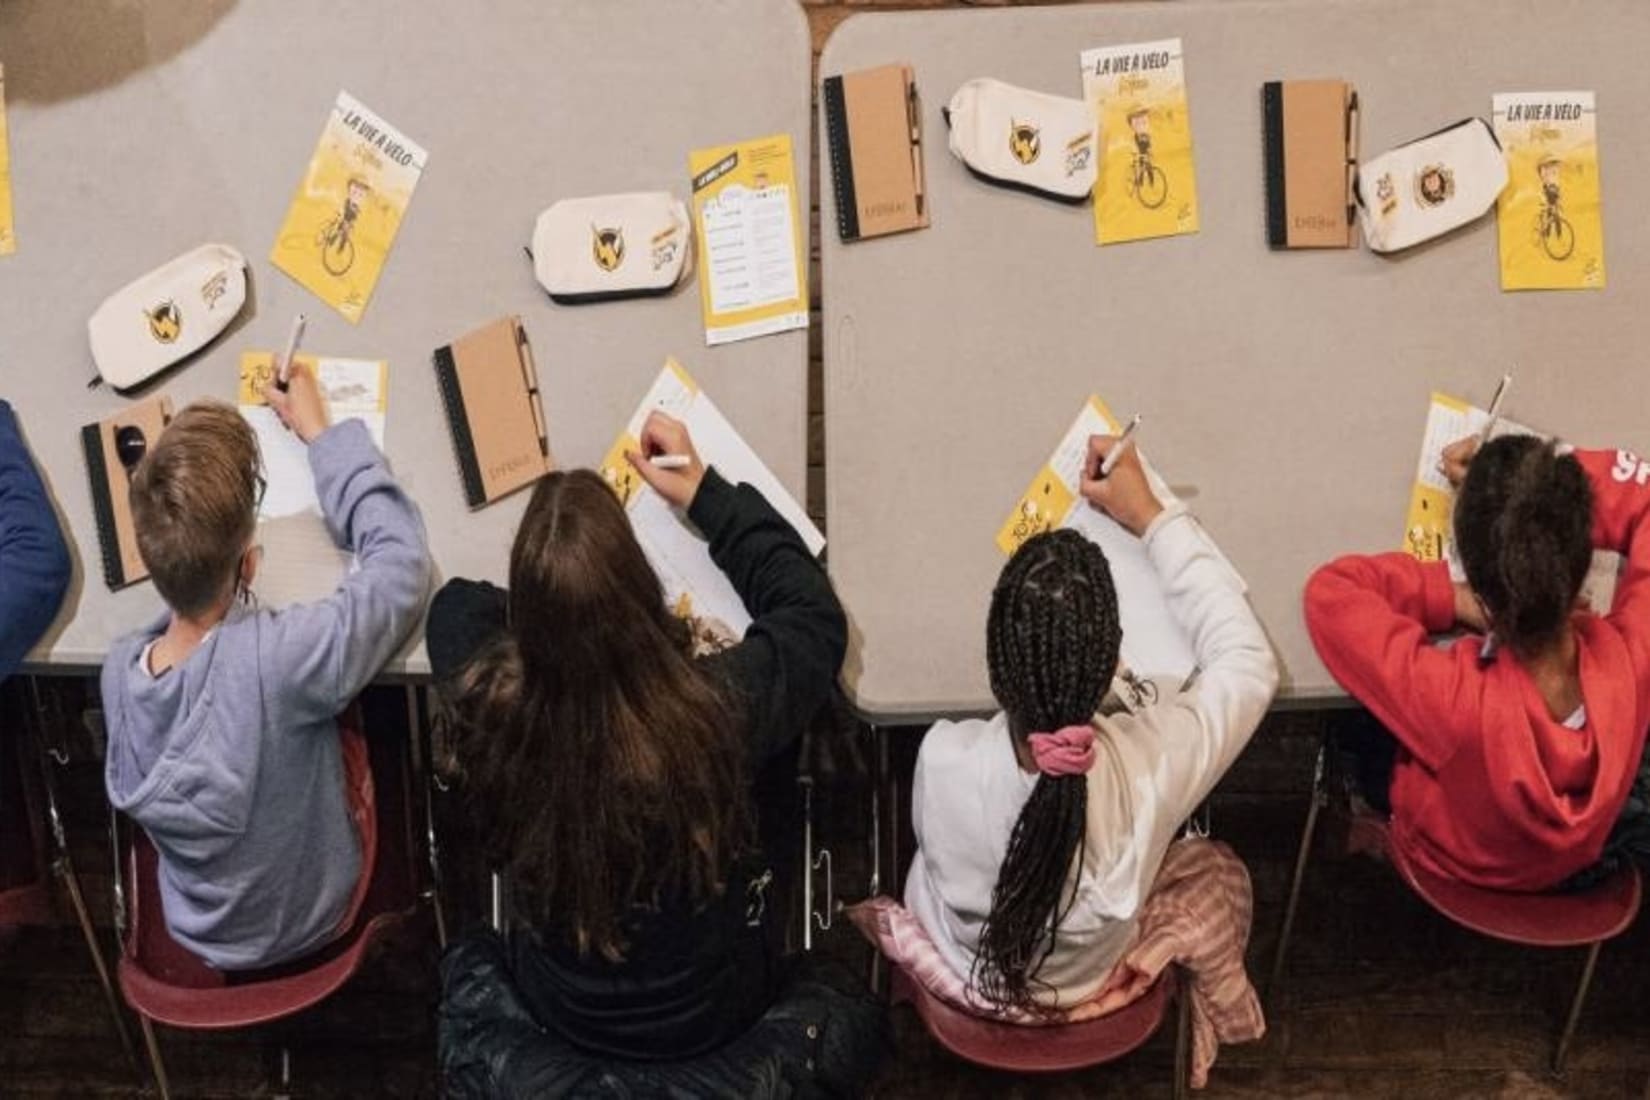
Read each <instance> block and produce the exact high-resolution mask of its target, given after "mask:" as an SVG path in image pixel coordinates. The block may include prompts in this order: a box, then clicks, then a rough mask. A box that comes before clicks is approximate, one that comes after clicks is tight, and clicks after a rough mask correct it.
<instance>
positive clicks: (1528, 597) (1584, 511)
mask: <svg viewBox="0 0 1650 1100" xmlns="http://www.w3.org/2000/svg"><path fill="white" fill-rule="evenodd" d="M1592 530H1593V491H1592V486H1591V485H1590V484H1588V481H1587V473H1586V471H1584V470H1583V469H1582V468H1581V463H1579V462H1577V461H1576V460H1575V456H1573V455H1568V454H1565V455H1561V454H1558V453H1557V452H1556V451H1555V450H1554V449H1553V446H1552V444H1550V443H1546V442H1544V441H1542V440H1540V439H1537V438H1535V437H1534V436H1527V435H1506V436H1501V437H1499V438H1497V439H1492V440H1490V441H1489V442H1488V443H1486V444H1484V445H1483V446H1482V447H1480V448H1479V449H1478V453H1477V454H1476V455H1474V456H1473V459H1472V464H1471V465H1469V466H1468V467H1467V476H1466V479H1465V480H1464V481H1463V482H1462V483H1461V491H1460V493H1459V494H1458V495H1457V497H1456V501H1455V544H1456V546H1457V548H1458V549H1459V550H1460V552H1461V564H1462V565H1463V566H1464V567H1465V568H1466V572H1467V583H1468V584H1470V585H1471V586H1472V590H1473V591H1474V592H1475V593H1477V594H1478V597H1479V599H1481V600H1483V601H1484V606H1485V608H1486V609H1487V610H1488V611H1489V614H1490V619H1491V620H1492V623H1493V626H1494V628H1495V633H1496V635H1497V637H1499V638H1500V639H1501V641H1503V642H1505V643H1506V644H1507V645H1508V646H1509V647H1511V649H1512V650H1513V652H1515V653H1519V654H1522V655H1528V654H1533V653H1537V652H1540V651H1541V650H1542V648H1543V647H1545V646H1546V645H1548V644H1549V643H1551V642H1552V641H1553V640H1555V639H1556V638H1557V637H1559V635H1560V633H1561V632H1562V630H1563V627H1564V624H1565V622H1567V621H1568V620H1569V617H1570V611H1571V609H1572V608H1573V607H1574V606H1575V601H1576V597H1578V596H1579V595H1580V594H1581V588H1582V585H1583V584H1584V583H1585V582H1586V580H1587V570H1588V567H1589V566H1590V565H1591V563H1592V559H1593V545H1592Z"/></svg>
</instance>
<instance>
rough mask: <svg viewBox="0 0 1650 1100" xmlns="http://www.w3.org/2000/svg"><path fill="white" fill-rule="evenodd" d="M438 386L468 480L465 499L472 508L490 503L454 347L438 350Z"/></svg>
mask: <svg viewBox="0 0 1650 1100" xmlns="http://www.w3.org/2000/svg"><path fill="white" fill-rule="evenodd" d="M435 385H436V389H438V390H440V391H441V404H442V405H443V406H444V407H445V409H446V413H447V428H448V430H449V431H450V432H451V433H452V437H453V450H454V451H455V452H456V453H457V455H458V474H459V478H460V480H462V481H463V482H464V499H465V502H466V503H468V504H469V506H470V507H471V508H479V507H481V506H482V505H483V504H485V503H487V490H486V487H485V486H484V485H483V484H482V481H481V464H480V463H479V462H477V461H476V442H475V436H473V435H472V434H471V433H470V417H469V414H468V413H467V412H466V411H465V409H464V390H463V387H461V386H460V385H459V382H458V364H457V363H456V362H455V361H454V360H453V349H452V348H451V347H450V346H448V347H440V348H436V349H435Z"/></svg>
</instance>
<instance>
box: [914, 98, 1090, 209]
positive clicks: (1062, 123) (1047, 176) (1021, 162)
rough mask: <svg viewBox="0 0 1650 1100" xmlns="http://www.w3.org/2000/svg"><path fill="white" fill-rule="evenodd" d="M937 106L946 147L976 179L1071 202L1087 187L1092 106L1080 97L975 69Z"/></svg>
mask: <svg viewBox="0 0 1650 1100" xmlns="http://www.w3.org/2000/svg"><path fill="white" fill-rule="evenodd" d="M943 113H944V115H945V122H946V125H947V126H949V127H950V128H951V153H952V155H954V156H955V157H956V158H957V159H958V160H960V161H962V162H963V164H965V165H967V166H968V170H969V171H970V172H972V173H974V174H975V175H976V176H979V177H980V178H981V179H984V180H986V181H987V182H989V183H997V184H1001V185H1003V186H1005V187H1015V188H1019V189H1021V190H1025V191H1031V192H1034V193H1036V194H1039V195H1046V196H1048V197H1049V198H1054V199H1059V200H1061V201H1063V202H1071V203H1079V202H1083V201H1084V200H1086V199H1087V198H1088V197H1089V195H1090V193H1091V192H1092V191H1093V190H1094V178H1095V171H1096V163H1095V162H1096V160H1097V159H1098V157H1097V155H1096V150H1095V129H1096V127H1095V121H1094V113H1093V112H1092V111H1090V110H1089V106H1088V104H1087V103H1085V102H1083V101H1082V100H1081V99H1067V98H1066V97H1064V96H1057V95H1048V94H1046V93H1044V92H1035V91H1032V90H1031V89H1030V88H1019V87H1016V86H1014V85H1013V84H1005V83H1003V82H1002V81H1000V80H992V79H989V78H986V77H982V78H980V79H977V80H970V81H969V82H968V83H966V84H964V85H963V86H962V87H960V88H958V89H957V91H956V93H955V94H954V95H953V96H952V97H951V102H950V103H949V104H947V105H946V107H945V111H944V112H943Z"/></svg>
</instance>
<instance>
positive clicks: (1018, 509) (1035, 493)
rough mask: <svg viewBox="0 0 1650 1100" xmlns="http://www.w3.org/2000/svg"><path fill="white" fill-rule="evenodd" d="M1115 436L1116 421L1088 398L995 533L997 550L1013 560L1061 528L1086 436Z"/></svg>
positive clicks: (1073, 499)
mask: <svg viewBox="0 0 1650 1100" xmlns="http://www.w3.org/2000/svg"><path fill="white" fill-rule="evenodd" d="M1117 433H1118V426H1117V418H1116V417H1115V416H1113V415H1112V414H1111V410H1110V409H1108V408H1107V407H1106V403H1105V402H1104V401H1102V400H1100V398H1099V397H1096V396H1094V395H1092V394H1091V395H1090V396H1089V399H1088V403H1087V404H1085V405H1084V406H1083V411H1082V413H1081V414H1080V415H1079V416H1078V417H1077V420H1076V422H1075V423H1073V424H1072V426H1071V428H1070V430H1069V431H1067V432H1066V435H1065V438H1064V439H1062V440H1061V441H1060V445H1059V446H1058V447H1056V448H1055V450H1054V454H1053V455H1052V456H1051V457H1050V458H1049V460H1048V461H1047V462H1045V463H1044V464H1043V468H1042V469H1041V470H1038V471H1037V476H1036V477H1035V478H1033V479H1032V482H1031V485H1030V486H1029V487H1027V489H1026V491H1025V492H1024V493H1022V494H1021V495H1020V499H1019V500H1018V501H1017V502H1016V503H1015V505H1014V510H1013V511H1012V512H1010V513H1009V514H1008V518H1007V519H1006V520H1004V521H1003V525H1002V526H1001V527H1000V528H998V529H997V549H999V550H1001V551H1002V552H1003V553H1005V554H1007V555H1009V556H1011V557H1012V556H1013V554H1014V551H1016V550H1018V549H1019V548H1020V544H1021V543H1023V542H1025V541H1026V540H1027V539H1029V538H1031V536H1033V535H1040V534H1042V533H1043V532H1044V531H1052V530H1054V529H1055V528H1057V527H1063V526H1064V525H1065V522H1066V517H1067V516H1069V515H1071V510H1072V508H1074V507H1076V505H1077V501H1078V499H1079V497H1078V490H1079V489H1080V488H1081V486H1082V478H1083V463H1084V461H1086V456H1087V455H1088V446H1089V436H1091V435H1116V434H1117Z"/></svg>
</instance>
